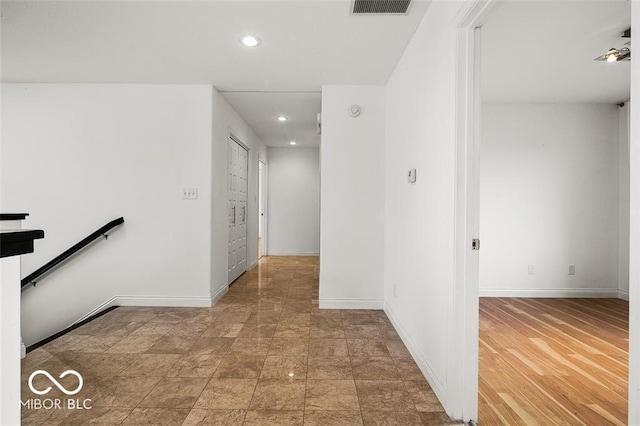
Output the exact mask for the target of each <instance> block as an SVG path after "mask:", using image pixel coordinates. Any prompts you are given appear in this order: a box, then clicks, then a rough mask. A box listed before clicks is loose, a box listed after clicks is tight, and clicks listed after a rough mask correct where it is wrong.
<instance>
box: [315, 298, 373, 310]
mask: <svg viewBox="0 0 640 426" xmlns="http://www.w3.org/2000/svg"><path fill="white" fill-rule="evenodd" d="M383 304H384V301H382V300H358V299H320V300H319V307H320V309H382V307H383Z"/></svg>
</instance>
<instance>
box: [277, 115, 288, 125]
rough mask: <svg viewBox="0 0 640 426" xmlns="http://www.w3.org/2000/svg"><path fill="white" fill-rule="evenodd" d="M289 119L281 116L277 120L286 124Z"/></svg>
mask: <svg viewBox="0 0 640 426" xmlns="http://www.w3.org/2000/svg"><path fill="white" fill-rule="evenodd" d="M288 119H289V117H287V116H286V115H279V116H277V117H276V120H278V121H279V122H281V123H284V122H285V121H287V120H288Z"/></svg>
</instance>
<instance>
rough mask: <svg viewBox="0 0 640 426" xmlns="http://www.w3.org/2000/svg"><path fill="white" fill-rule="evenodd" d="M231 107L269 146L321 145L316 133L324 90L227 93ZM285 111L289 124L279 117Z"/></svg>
mask: <svg viewBox="0 0 640 426" xmlns="http://www.w3.org/2000/svg"><path fill="white" fill-rule="evenodd" d="M222 95H223V96H224V97H225V98H226V99H227V101H229V103H230V104H231V106H232V107H233V108H234V109H235V110H236V111H237V112H238V114H240V115H241V116H242V117H243V118H244V119H245V120H246V121H247V123H249V125H250V126H251V128H252V129H254V130H256V129H258V130H256V132H259V134H258V136H260V138H261V139H262V140H263V141H264V143H266V144H267V145H268V146H274V147H285V146H286V147H290V146H291V145H289V142H291V141H295V142H296V146H297V147H307V148H308V147H317V146H319V145H320V135H318V134H317V133H316V116H317V114H318V113H319V112H320V103H321V94H320V92H307V93H303V92H298V93H278V92H271V93H256V92H223V93H222ZM280 114H284V115H286V116H287V117H289V120H288V121H287V122H285V123H280V122H279V121H276V120H275V117H276V116H278V115H280Z"/></svg>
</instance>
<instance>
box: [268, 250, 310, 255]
mask: <svg viewBox="0 0 640 426" xmlns="http://www.w3.org/2000/svg"><path fill="white" fill-rule="evenodd" d="M265 256H320V253H291V252H285V253H277V252H276V253H274V252H272V251H270V252H269V253H266V254H265Z"/></svg>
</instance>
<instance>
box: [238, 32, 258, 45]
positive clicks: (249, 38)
mask: <svg viewBox="0 0 640 426" xmlns="http://www.w3.org/2000/svg"><path fill="white" fill-rule="evenodd" d="M240 43H242V44H243V45H244V46H246V47H258V46H260V44H262V40H260V38H258V37H256V36H254V35H251V34H246V35H243V36H242V37H240Z"/></svg>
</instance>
